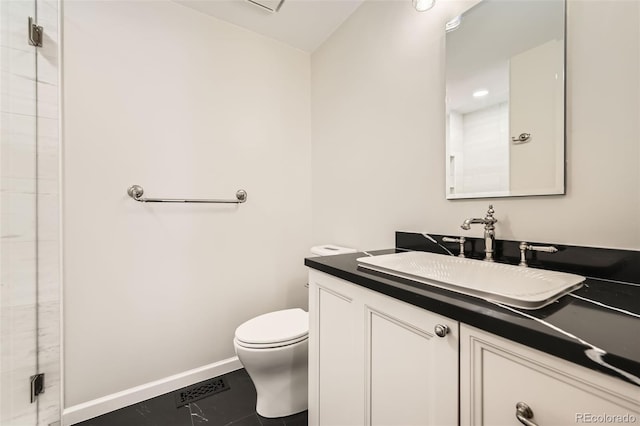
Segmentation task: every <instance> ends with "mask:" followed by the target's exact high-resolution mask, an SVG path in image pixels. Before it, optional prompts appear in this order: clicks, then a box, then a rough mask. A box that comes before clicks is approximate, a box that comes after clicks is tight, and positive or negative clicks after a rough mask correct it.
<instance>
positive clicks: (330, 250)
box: [311, 244, 358, 256]
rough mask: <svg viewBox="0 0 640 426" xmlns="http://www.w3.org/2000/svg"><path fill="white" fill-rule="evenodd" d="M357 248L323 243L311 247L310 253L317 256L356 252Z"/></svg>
mask: <svg viewBox="0 0 640 426" xmlns="http://www.w3.org/2000/svg"><path fill="white" fill-rule="evenodd" d="M357 252H358V250H356V249H353V248H350V247H341V246H336V245H333V244H324V245H321V246H314V247H311V253H312V254H315V255H318V256H331V255H334V254H347V253H357Z"/></svg>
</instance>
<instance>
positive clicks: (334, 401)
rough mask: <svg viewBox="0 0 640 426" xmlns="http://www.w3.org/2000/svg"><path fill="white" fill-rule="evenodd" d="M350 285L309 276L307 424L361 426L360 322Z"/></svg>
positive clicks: (311, 273)
mask: <svg viewBox="0 0 640 426" xmlns="http://www.w3.org/2000/svg"><path fill="white" fill-rule="evenodd" d="M356 290H357V289H356V288H355V286H353V285H349V284H347V283H346V282H343V281H341V280H338V279H336V278H333V277H331V276H329V275H326V274H322V273H320V272H316V271H311V272H310V274H309V424H310V425H326V426H331V425H341V426H342V425H344V426H350V425H362V424H364V394H363V383H364V369H363V367H362V359H363V343H362V342H363V328H362V324H363V320H362V315H360V314H359V312H360V311H361V308H360V307H359V306H358V304H360V306H361V302H359V301H358V300H357V298H356V293H357V291H356Z"/></svg>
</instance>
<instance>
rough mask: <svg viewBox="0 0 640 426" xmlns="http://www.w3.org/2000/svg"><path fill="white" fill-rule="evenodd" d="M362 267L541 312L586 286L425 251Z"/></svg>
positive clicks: (560, 276) (565, 277) (368, 261)
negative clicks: (549, 305) (568, 294)
mask: <svg viewBox="0 0 640 426" xmlns="http://www.w3.org/2000/svg"><path fill="white" fill-rule="evenodd" d="M357 261H358V266H360V267H362V268H365V269H370V270H373V271H377V272H381V273H383V274H387V275H392V276H396V277H400V278H404V279H408V280H411V281H416V282H419V283H423V284H428V285H430V286H434V287H439V288H444V289H447V290H451V291H455V292H458V293H462V294H466V295H469V296H474V297H479V298H482V299H487V300H493V301H496V302H500V303H503V304H505V305H509V306H514V307H516V308H522V309H539V308H542V307H543V306H546V305H548V304H550V303H552V302H554V301H555V300H557V299H558V298H560V297H562V296H564V295H565V294H567V293H570V292H572V291H573V290H575V289H578V288H580V287H581V286H582V283H583V282H584V280H585V278H584V277H582V276H580V275H574V274H568V273H565V272H556V271H547V270H544V269H535V268H524V267H521V266H513V265H505V264H503V263H495V262H484V261H481V260H474V259H465V258H461V257H454V256H445V255H441V254H435V253H427V252H421V251H414V252H405V253H395V254H385V255H380V256H373V257H361V258H358V259H357Z"/></svg>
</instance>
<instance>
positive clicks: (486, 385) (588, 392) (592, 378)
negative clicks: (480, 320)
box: [460, 324, 640, 426]
mask: <svg viewBox="0 0 640 426" xmlns="http://www.w3.org/2000/svg"><path fill="white" fill-rule="evenodd" d="M519 402H523V403H525V404H527V405H528V406H529V408H530V409H531V411H532V413H533V417H532V418H531V419H530V421H531V422H532V423H531V424H535V425H539V426H549V425H554V426H556V425H575V424H581V423H600V424H634V423H635V424H638V423H640V387H638V386H634V385H632V384H630V383H627V382H625V381H623V380H621V379H617V378H614V377H611V376H608V375H605V374H602V373H598V372H595V371H593V370H590V369H587V368H585V367H582V366H579V365H577V364H573V363H571V362H568V361H565V360H562V359H559V358H557V357H554V356H552V355H549V354H546V353H544V352H540V351H538V350H535V349H532V348H529V347H526V346H523V345H520V344H518V343H515V342H513V341H510V340H507V339H504V338H501V337H498V336H495V335H493V334H490V333H487V332H484V331H481V330H478V329H475V328H473V327H470V326H467V325H465V324H461V326H460V420H461V421H460V424H461V425H470V426H479V425H486V426H500V425H514V426H515V425H520V424H521V423H520V422H519V421H518V419H516V404H517V403H519ZM607 416H608V417H607ZM625 416H626V417H625ZM634 419H635V421H634ZM525 424H526V423H525Z"/></svg>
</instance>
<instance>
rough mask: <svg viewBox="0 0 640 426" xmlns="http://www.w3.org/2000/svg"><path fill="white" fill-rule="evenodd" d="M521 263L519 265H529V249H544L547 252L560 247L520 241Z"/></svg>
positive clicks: (552, 251) (553, 251) (554, 250)
mask: <svg viewBox="0 0 640 426" xmlns="http://www.w3.org/2000/svg"><path fill="white" fill-rule="evenodd" d="M519 247H520V263H519V264H518V265H519V266H524V267H526V266H528V265H527V254H526V253H527V250H530V251H543V252H546V253H555V252H557V251H558V249H557V248H556V247H555V246H532V245H531V244H529V243H527V242H525V241H523V242H521V243H520V246H519Z"/></svg>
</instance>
